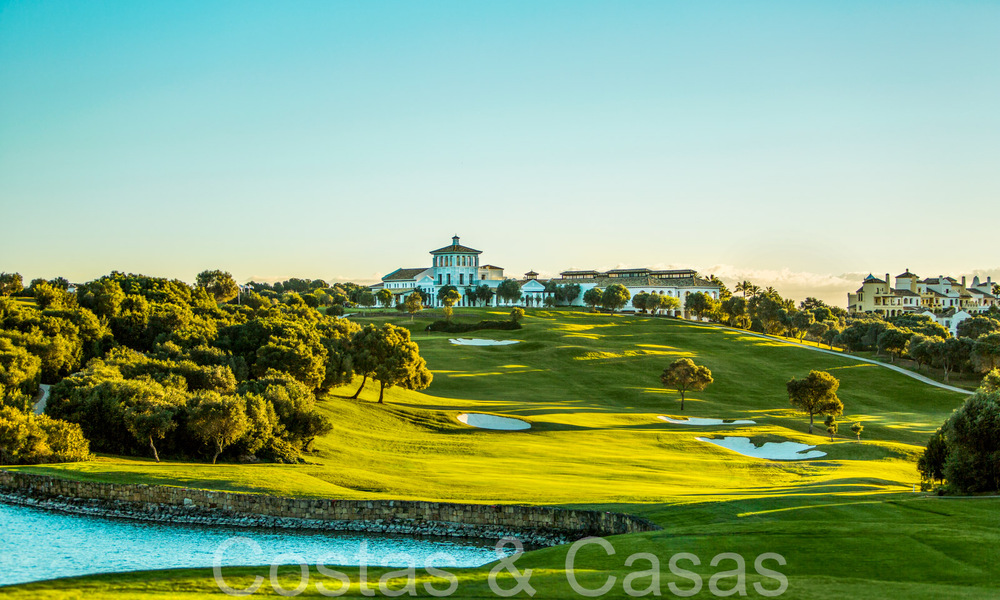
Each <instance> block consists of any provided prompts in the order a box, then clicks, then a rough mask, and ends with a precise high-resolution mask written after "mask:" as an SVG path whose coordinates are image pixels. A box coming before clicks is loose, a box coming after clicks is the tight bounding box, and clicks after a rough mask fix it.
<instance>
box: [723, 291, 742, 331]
mask: <svg viewBox="0 0 1000 600" xmlns="http://www.w3.org/2000/svg"><path fill="white" fill-rule="evenodd" d="M719 310H720V311H721V312H722V314H723V315H724V316H725V317H726V321H727V322H728V323H729V324H730V325H732V326H733V327H746V325H747V301H746V298H741V297H739V296H730V297H729V298H727V299H725V300H723V301H722V302H721V303H720V304H719Z"/></svg>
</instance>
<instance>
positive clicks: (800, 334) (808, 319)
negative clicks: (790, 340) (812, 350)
mask: <svg viewBox="0 0 1000 600" xmlns="http://www.w3.org/2000/svg"><path fill="white" fill-rule="evenodd" d="M815 322H816V315H814V314H812V313H811V312H809V311H806V310H800V311H798V312H797V313H795V314H793V315H792V328H793V329H794V330H795V334H796V336H795V337H797V338H798V339H799V341H800V342H801V341H802V338H804V337H805V335H806V334H807V333H809V328H810V327H811V326H812V325H813V324H814V323H815Z"/></svg>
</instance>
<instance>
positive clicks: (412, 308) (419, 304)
mask: <svg viewBox="0 0 1000 600" xmlns="http://www.w3.org/2000/svg"><path fill="white" fill-rule="evenodd" d="M403 306H405V307H406V312H408V313H410V321H413V315H415V314H417V313H418V312H420V311H422V310H423V309H424V302H423V299H422V298H421V296H420V294H418V293H417V292H413V293H411V294H410V295H409V296H407V297H406V302H404V303H403Z"/></svg>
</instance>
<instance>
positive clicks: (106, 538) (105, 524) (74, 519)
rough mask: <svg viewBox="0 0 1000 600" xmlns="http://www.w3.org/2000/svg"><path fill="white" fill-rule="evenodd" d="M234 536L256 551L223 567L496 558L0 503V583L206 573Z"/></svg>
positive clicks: (430, 541)
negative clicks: (187, 570) (181, 570)
mask: <svg viewBox="0 0 1000 600" xmlns="http://www.w3.org/2000/svg"><path fill="white" fill-rule="evenodd" d="M233 537H240V538H246V539H249V540H252V541H254V542H256V544H258V545H259V547H260V550H261V552H259V553H258V552H257V551H256V549H255V548H253V547H252V546H251V545H249V544H246V543H238V544H232V545H231V546H230V547H229V548H228V550H226V552H225V554H224V558H223V559H222V561H221V562H222V564H223V565H267V564H270V563H271V561H272V560H273V559H274V558H275V557H277V556H279V555H281V554H285V553H292V554H296V555H298V556H300V557H302V558H303V559H305V561H306V562H307V563H309V564H311V565H315V564H316V563H317V562H318V561H319V559H320V558H321V557H324V556H329V555H330V554H331V553H337V554H338V555H339V557H338V558H337V559H336V561H335V562H328V563H327V564H339V565H342V566H356V565H359V564H361V561H362V559H363V558H364V559H365V560H364V562H365V563H366V564H368V565H370V566H406V565H407V562H408V560H410V559H412V561H414V564H416V566H417V567H423V565H424V564H425V561H426V560H427V558H428V557H430V556H431V555H433V554H436V553H444V554H445V555H447V557H446V558H442V557H436V558H435V559H434V561H433V564H434V566H438V567H477V566H480V565H484V564H486V563H488V562H491V561H494V560H496V553H495V552H494V550H493V545H492V544H490V543H488V542H487V541H485V540H484V541H481V542H480V541H475V540H473V541H470V540H461V539H454V540H453V539H447V538H446V539H442V538H410V537H404V536H389V535H383V534H364V533H356V532H350V533H336V532H318V531H296V530H285V529H252V528H228V527H208V526H195V525H171V524H166V523H152V522H143V521H132V520H126V519H109V518H103V517H90V516H82V515H74V514H66V513H59V512H53V511H47V510H41V509H36V508H29V507H23V506H14V505H9V504H2V503H0V585H10V584H14V583H25V582H29V581H40V580H44V579H54V578H57V577H71V576H77V575H88V574H93V573H109V572H124V571H139V570H149V569H170V568H178V567H211V566H212V564H213V560H214V557H215V553H216V550H217V549H218V548H219V546H220V545H221V544H222V543H223V542H225V541H226V540H228V539H230V538H233ZM363 542H365V544H364V546H365V547H366V548H365V553H364V555H362V548H363ZM365 557H367V558H365ZM282 562H283V563H290V562H294V561H292V560H283V561H282Z"/></svg>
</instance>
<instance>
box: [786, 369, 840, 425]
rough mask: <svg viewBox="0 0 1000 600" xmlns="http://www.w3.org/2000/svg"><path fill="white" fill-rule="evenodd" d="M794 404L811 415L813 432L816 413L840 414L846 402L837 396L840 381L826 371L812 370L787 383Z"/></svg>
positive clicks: (789, 397)
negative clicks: (801, 377) (803, 377)
mask: <svg viewBox="0 0 1000 600" xmlns="http://www.w3.org/2000/svg"><path fill="white" fill-rule="evenodd" d="M785 387H786V388H787V390H788V399H789V401H790V402H791V403H792V406H794V407H796V408H798V409H799V410H801V411H802V412H804V413H806V414H807V415H809V433H812V432H813V418H814V417H815V416H816V415H833V416H836V415H840V414H843V412H844V403H843V402H841V401H840V398H838V397H837V389H838V388H839V387H840V381H838V380H837V378H836V377H834V376H833V375H830V374H829V373H827V372H826V371H810V372H809V376H808V377H806V378H805V379H795V378H794V377H792V379H791V380H789V382H788V383H787V384H786V385H785Z"/></svg>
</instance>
